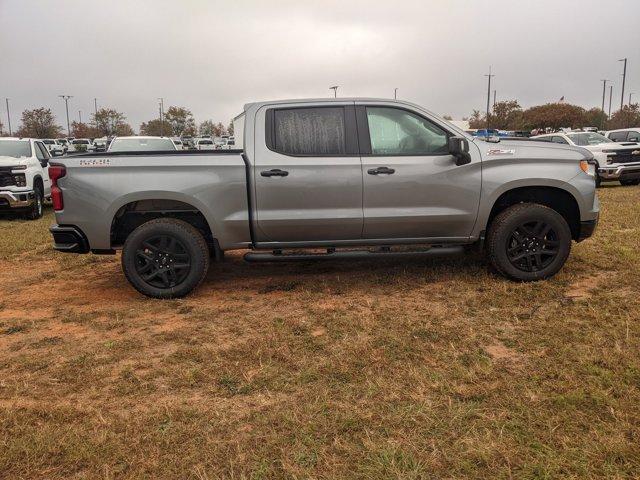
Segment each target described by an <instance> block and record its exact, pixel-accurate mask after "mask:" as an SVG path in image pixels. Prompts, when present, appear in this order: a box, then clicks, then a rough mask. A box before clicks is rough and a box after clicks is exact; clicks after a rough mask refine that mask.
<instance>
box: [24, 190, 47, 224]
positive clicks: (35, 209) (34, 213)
mask: <svg viewBox="0 0 640 480" xmlns="http://www.w3.org/2000/svg"><path fill="white" fill-rule="evenodd" d="M33 196H34V199H33V204H32V205H31V208H29V211H28V212H27V214H26V218H27V220H38V219H39V218H42V213H43V210H42V203H43V202H44V193H43V192H42V187H41V186H40V185H38V184H36V186H35V188H34V189H33Z"/></svg>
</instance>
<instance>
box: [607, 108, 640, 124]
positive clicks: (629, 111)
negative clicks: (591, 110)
mask: <svg viewBox="0 0 640 480" xmlns="http://www.w3.org/2000/svg"><path fill="white" fill-rule="evenodd" d="M638 125H640V104H637V103H633V104H631V105H625V106H623V107H622V109H620V110H618V111H617V112H615V113H614V114H613V115H611V118H610V119H609V121H608V122H607V128H608V129H609V130H614V129H616V128H632V127H637V126H638Z"/></svg>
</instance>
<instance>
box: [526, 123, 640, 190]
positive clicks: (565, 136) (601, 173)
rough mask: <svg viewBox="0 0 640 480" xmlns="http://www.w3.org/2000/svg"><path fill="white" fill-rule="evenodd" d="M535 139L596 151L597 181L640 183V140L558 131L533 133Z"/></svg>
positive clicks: (627, 183)
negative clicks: (634, 141)
mask: <svg viewBox="0 0 640 480" xmlns="http://www.w3.org/2000/svg"><path fill="white" fill-rule="evenodd" d="M531 139H532V140H538V141H543V142H552V143H557V144H560V145H571V146H577V147H583V148H586V149H587V150H589V151H590V152H592V153H593V157H594V159H595V161H596V163H597V172H598V176H597V178H596V182H597V184H598V185H600V183H601V182H604V181H616V180H618V181H620V183H621V184H622V185H638V184H640V144H638V143H629V142H625V143H615V142H614V141H612V140H610V139H609V138H607V137H605V136H604V135H600V134H599V133H594V132H569V133H564V132H558V133H549V134H546V135H539V136H537V137H531Z"/></svg>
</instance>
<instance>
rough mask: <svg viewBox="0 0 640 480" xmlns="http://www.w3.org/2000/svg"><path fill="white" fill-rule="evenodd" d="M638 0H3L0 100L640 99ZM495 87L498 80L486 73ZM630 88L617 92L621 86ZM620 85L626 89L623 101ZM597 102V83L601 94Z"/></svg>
mask: <svg viewBox="0 0 640 480" xmlns="http://www.w3.org/2000/svg"><path fill="white" fill-rule="evenodd" d="M639 3H640V1H639V0H608V1H606V2H603V1H602V0H593V1H592V0H579V1H578V0H564V1H562V0H538V1H535V2H534V1H514V0H504V1H503V0H482V1H480V0H478V1H472V0H468V1H464V0H416V1H412V0H393V1H391V0H365V1H356V0H339V1H334V0H319V1H315V2H312V1H303V0H291V1H289V0H268V1H260V0H227V1H214V0H211V1H205V0H181V1H180V0H171V1H164V0H149V1H143V0H135V1H127V0H102V1H95V0H41V1H36V0H0V98H1V99H2V100H3V102H2V104H1V105H0V111H1V112H2V116H0V118H2V122H3V123H5V125H6V111H5V108H4V97H9V98H10V108H11V116H12V126H13V127H14V128H16V127H17V125H18V123H19V116H20V112H21V111H22V110H24V109H27V108H35V107H40V106H45V107H50V108H52V109H53V111H54V113H55V114H56V116H57V119H58V123H59V124H60V125H65V124H66V120H65V114H64V102H63V101H62V99H60V98H58V95H61V94H69V95H73V96H74V98H73V99H71V101H70V108H69V110H70V115H71V117H72V120H73V119H77V118H78V110H81V111H82V115H83V119H88V117H89V114H90V113H92V112H93V99H94V97H97V99H98V106H99V107H113V108H116V109H117V110H119V111H121V112H123V113H124V114H125V115H126V116H127V119H128V121H129V123H131V125H132V126H133V128H134V129H135V130H136V131H137V130H138V128H139V125H140V122H142V121H145V120H148V119H151V118H155V117H157V113H158V108H157V103H158V100H157V98H158V97H164V101H165V109H166V108H168V106H169V105H179V106H185V107H187V108H189V109H191V111H192V112H193V114H194V115H195V117H196V121H198V122H201V121H203V120H206V119H213V120H216V121H223V122H225V123H226V122H227V121H228V120H229V119H231V118H232V117H233V116H234V115H235V114H237V113H239V112H240V111H241V110H242V105H243V104H244V103H246V102H249V101H256V100H267V99H275V98H299V97H324V96H329V95H332V93H331V92H330V91H329V90H328V87H329V86H331V85H340V89H339V90H338V94H339V95H340V96H375V97H387V98H389V97H391V98H392V97H393V89H394V88H396V87H397V88H398V96H399V98H402V99H407V100H410V101H414V102H416V103H419V104H421V105H423V106H425V107H427V108H428V109H430V110H432V111H434V112H436V113H440V114H443V115H444V114H450V115H452V116H453V117H454V118H456V119H459V118H461V117H462V116H467V115H469V114H470V113H471V111H472V110H473V109H479V110H483V109H484V108H485V105H486V91H487V85H486V80H487V79H486V78H485V77H484V74H486V73H487V71H488V69H489V65H492V68H493V73H494V74H495V75H496V77H495V79H494V85H495V88H496V90H497V96H498V100H504V99H517V100H518V101H519V102H520V104H521V105H522V106H523V107H525V108H526V107H528V106H531V105H535V104H540V103H546V102H552V101H557V100H558V99H559V98H560V97H562V96H565V98H566V101H568V102H571V103H576V104H579V105H582V106H585V107H594V106H600V104H601V102H602V83H601V82H600V80H601V79H603V78H607V79H611V80H613V83H614V102H613V105H614V109H615V107H616V105H617V106H619V105H620V88H621V84H622V77H621V73H622V63H621V62H618V59H620V58H623V57H628V58H629V66H628V69H627V74H628V75H627V88H626V91H627V92H630V91H631V92H637V93H636V97H635V100H636V101H638V100H640V28H639V26H638V19H639V18H640V17H639V15H640V9H639V8H638V7H639V6H640V5H639ZM492 89H493V87H492ZM627 96H628V95H625V97H627ZM626 101H627V100H626V99H625V103H626ZM607 102H608V98H607Z"/></svg>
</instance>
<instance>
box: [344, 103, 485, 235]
mask: <svg viewBox="0 0 640 480" xmlns="http://www.w3.org/2000/svg"><path fill="white" fill-rule="evenodd" d="M356 109H357V121H358V129H359V135H358V137H359V139H360V151H361V156H362V171H363V182H364V195H363V198H364V200H363V208H364V230H363V237H364V238H366V239H381V238H383V239H384V238H389V239H464V238H468V237H469V235H470V234H471V231H472V229H473V226H474V224H475V221H476V217H477V213H478V205H479V200H480V188H481V179H482V177H481V160H480V154H479V152H478V151H477V149H476V148H475V146H474V145H473V144H471V145H470V147H471V150H470V152H469V153H470V154H471V158H472V160H471V163H469V164H467V165H462V166H458V165H456V159H455V158H454V157H453V156H452V155H451V154H449V153H448V139H449V137H451V136H452V135H454V133H452V131H450V130H448V129H447V126H446V125H443V124H441V123H439V122H438V121H437V120H436V119H431V118H429V117H428V116H427V115H426V114H422V113H419V112H416V111H413V110H409V109H407V108H403V107H399V106H397V105H393V104H389V105H384V104H380V105H376V104H365V105H361V106H360V105H358V106H357V107H356Z"/></svg>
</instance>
